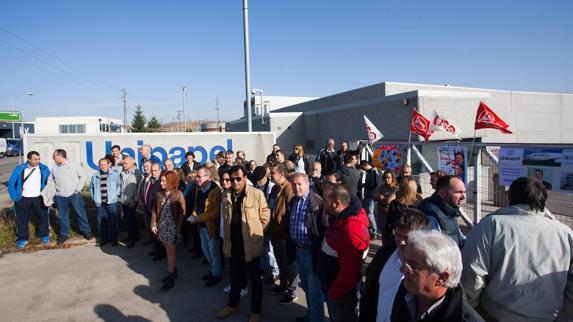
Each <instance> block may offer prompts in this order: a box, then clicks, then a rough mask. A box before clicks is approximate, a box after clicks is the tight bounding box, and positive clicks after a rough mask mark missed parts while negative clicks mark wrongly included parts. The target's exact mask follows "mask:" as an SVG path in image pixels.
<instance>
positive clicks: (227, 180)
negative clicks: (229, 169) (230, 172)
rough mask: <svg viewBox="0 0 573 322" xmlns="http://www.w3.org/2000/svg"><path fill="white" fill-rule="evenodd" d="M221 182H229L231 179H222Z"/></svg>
mask: <svg viewBox="0 0 573 322" xmlns="http://www.w3.org/2000/svg"><path fill="white" fill-rule="evenodd" d="M222 180H223V181H225V182H229V181H231V179H229V178H223V179H222Z"/></svg>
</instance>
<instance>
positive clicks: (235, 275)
mask: <svg viewBox="0 0 573 322" xmlns="http://www.w3.org/2000/svg"><path fill="white" fill-rule="evenodd" d="M259 266H260V257H257V258H253V259H252V260H251V261H250V262H248V263H246V262H245V249H244V245H243V243H242V241H233V242H232V245H231V272H230V273H231V291H230V292H229V304H228V306H230V307H233V308H236V307H239V300H240V299H241V289H243V288H246V285H245V275H248V276H249V279H250V280H251V313H256V314H260V313H261V305H262V302H263V278H262V276H261V269H260V267H259Z"/></svg>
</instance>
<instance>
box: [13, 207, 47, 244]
mask: <svg viewBox="0 0 573 322" xmlns="http://www.w3.org/2000/svg"><path fill="white" fill-rule="evenodd" d="M14 210H15V214H16V230H17V235H18V240H28V239H29V238H30V233H29V231H28V222H29V221H30V218H32V215H36V216H37V217H38V236H40V237H48V236H49V235H50V230H49V229H50V228H49V226H50V220H49V213H48V208H47V207H45V206H44V203H43V201H42V197H35V198H26V197H22V199H20V201H17V202H15V203H14Z"/></svg>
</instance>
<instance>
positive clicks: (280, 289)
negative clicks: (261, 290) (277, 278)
mask: <svg viewBox="0 0 573 322" xmlns="http://www.w3.org/2000/svg"><path fill="white" fill-rule="evenodd" d="M269 293H271V294H286V293H287V289H286V287H282V286H280V285H277V286H275V287H273V288H271V289H270V290H269Z"/></svg>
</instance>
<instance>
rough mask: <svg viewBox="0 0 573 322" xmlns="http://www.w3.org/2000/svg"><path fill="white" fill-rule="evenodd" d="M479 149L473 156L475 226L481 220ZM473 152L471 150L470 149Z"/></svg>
mask: <svg viewBox="0 0 573 322" xmlns="http://www.w3.org/2000/svg"><path fill="white" fill-rule="evenodd" d="M481 149H482V148H481V147H478V148H477V152H476V153H475V154H474V151H472V155H474V187H473V190H474V191H473V193H474V223H475V224H477V223H479V221H480V220H481V190H482V189H481V188H482V187H481V180H480V178H481ZM472 150H473V149H472Z"/></svg>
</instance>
